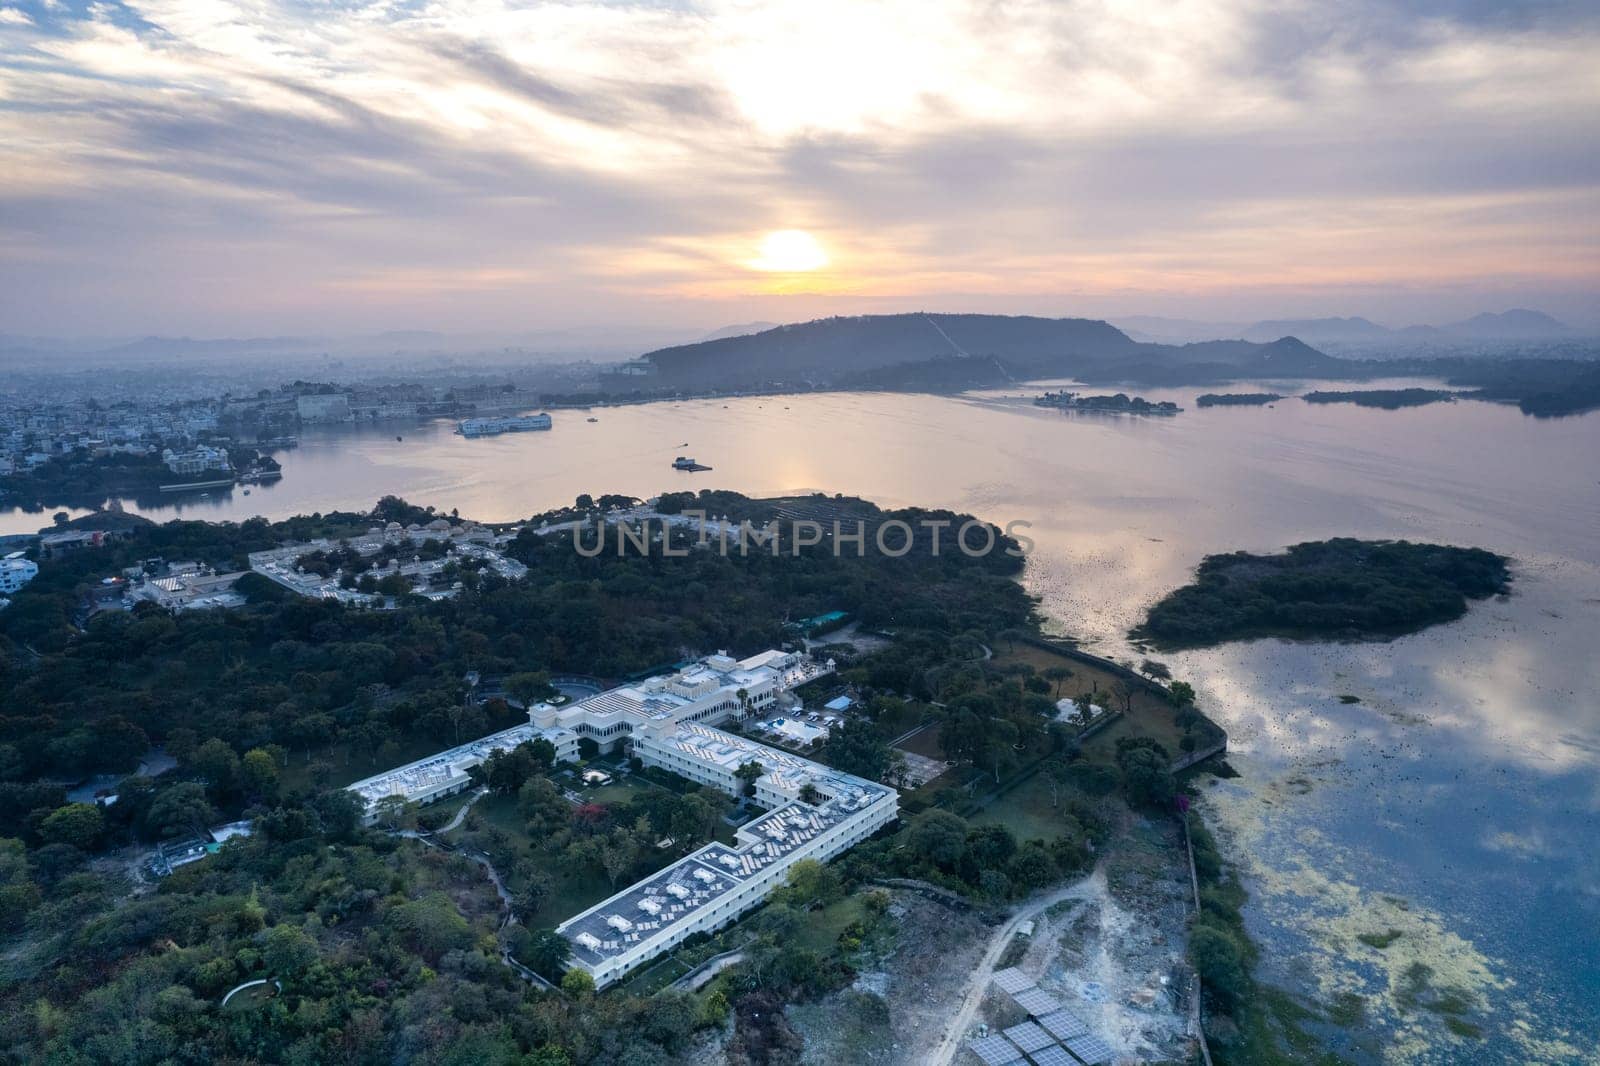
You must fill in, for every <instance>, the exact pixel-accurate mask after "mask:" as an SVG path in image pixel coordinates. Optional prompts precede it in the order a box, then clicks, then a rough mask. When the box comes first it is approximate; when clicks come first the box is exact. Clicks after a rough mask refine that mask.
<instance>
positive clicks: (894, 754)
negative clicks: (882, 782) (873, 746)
mask: <svg viewBox="0 0 1600 1066" xmlns="http://www.w3.org/2000/svg"><path fill="white" fill-rule="evenodd" d="M885 776H886V777H887V779H888V780H889V781H891V782H893V784H894V785H895V787H896V788H905V787H906V779H907V778H909V777H910V776H911V766H910V764H908V763H907V762H906V753H905V752H903V751H901V750H900V749H899V748H890V749H889V769H888V771H887V773H886V775H885Z"/></svg>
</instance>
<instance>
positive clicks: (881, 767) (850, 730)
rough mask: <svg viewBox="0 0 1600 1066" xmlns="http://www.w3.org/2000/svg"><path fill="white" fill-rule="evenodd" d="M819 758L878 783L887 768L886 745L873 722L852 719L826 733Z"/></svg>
mask: <svg viewBox="0 0 1600 1066" xmlns="http://www.w3.org/2000/svg"><path fill="white" fill-rule="evenodd" d="M822 758H823V760H824V761H825V762H827V763H828V764H829V765H831V766H837V767H838V768H839V769H841V770H843V771H844V772H845V773H847V774H855V775H856V776H857V777H864V778H866V779H867V780H868V781H879V780H882V778H883V775H884V771H886V770H887V769H888V768H889V746H888V745H887V744H885V743H884V742H883V738H881V737H880V736H878V727H877V726H875V725H874V724H873V723H872V722H870V721H869V720H867V719H865V718H855V717H851V718H846V719H845V720H844V721H843V722H840V723H839V724H838V725H836V726H834V727H833V728H832V729H830V730H829V731H828V739H827V740H825V741H823V744H822Z"/></svg>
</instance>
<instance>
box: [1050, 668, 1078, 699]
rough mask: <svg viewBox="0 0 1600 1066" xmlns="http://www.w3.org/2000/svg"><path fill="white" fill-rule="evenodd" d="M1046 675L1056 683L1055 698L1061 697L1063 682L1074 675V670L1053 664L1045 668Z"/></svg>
mask: <svg viewBox="0 0 1600 1066" xmlns="http://www.w3.org/2000/svg"><path fill="white" fill-rule="evenodd" d="M1044 676H1045V677H1047V678H1049V679H1050V680H1051V681H1054V682H1055V683H1056V688H1055V698H1056V699H1060V698H1061V682H1063V681H1065V680H1066V679H1067V678H1069V677H1071V676H1072V671H1071V670H1069V669H1068V668H1067V667H1065V666H1052V667H1049V668H1047V669H1046V670H1045V672H1044Z"/></svg>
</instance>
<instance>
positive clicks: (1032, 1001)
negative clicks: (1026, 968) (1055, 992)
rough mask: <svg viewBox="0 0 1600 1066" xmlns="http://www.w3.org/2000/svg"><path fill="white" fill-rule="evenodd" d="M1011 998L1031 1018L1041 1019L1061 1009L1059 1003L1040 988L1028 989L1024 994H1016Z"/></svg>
mask: <svg viewBox="0 0 1600 1066" xmlns="http://www.w3.org/2000/svg"><path fill="white" fill-rule="evenodd" d="M1011 998H1012V1000H1013V1001H1015V1003H1016V1004H1017V1006H1019V1007H1021V1008H1022V1009H1023V1010H1025V1011H1027V1012H1028V1015H1029V1016H1030V1017H1033V1018H1042V1017H1043V1016H1044V1015H1046V1014H1054V1013H1055V1012H1056V1011H1058V1010H1060V1009H1061V1001H1060V1000H1059V999H1057V998H1056V997H1054V996H1052V995H1051V994H1050V993H1048V992H1046V991H1045V990H1044V989H1042V988H1030V989H1028V990H1027V991H1025V992H1018V993H1016V994H1015V995H1013V996H1012V997H1011Z"/></svg>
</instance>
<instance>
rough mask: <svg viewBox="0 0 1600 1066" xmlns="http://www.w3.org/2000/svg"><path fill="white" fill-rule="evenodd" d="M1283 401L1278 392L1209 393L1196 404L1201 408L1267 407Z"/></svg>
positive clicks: (1197, 400)
mask: <svg viewBox="0 0 1600 1066" xmlns="http://www.w3.org/2000/svg"><path fill="white" fill-rule="evenodd" d="M1281 399H1283V397H1282V396H1281V395H1279V394H1278V393H1276V392H1207V393H1202V394H1201V395H1200V396H1198V397H1196V398H1195V401H1194V402H1195V403H1196V404H1198V405H1199V406H1201V407H1265V406H1266V405H1267V404H1269V403H1277V402H1278V401H1279V400H1281Z"/></svg>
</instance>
